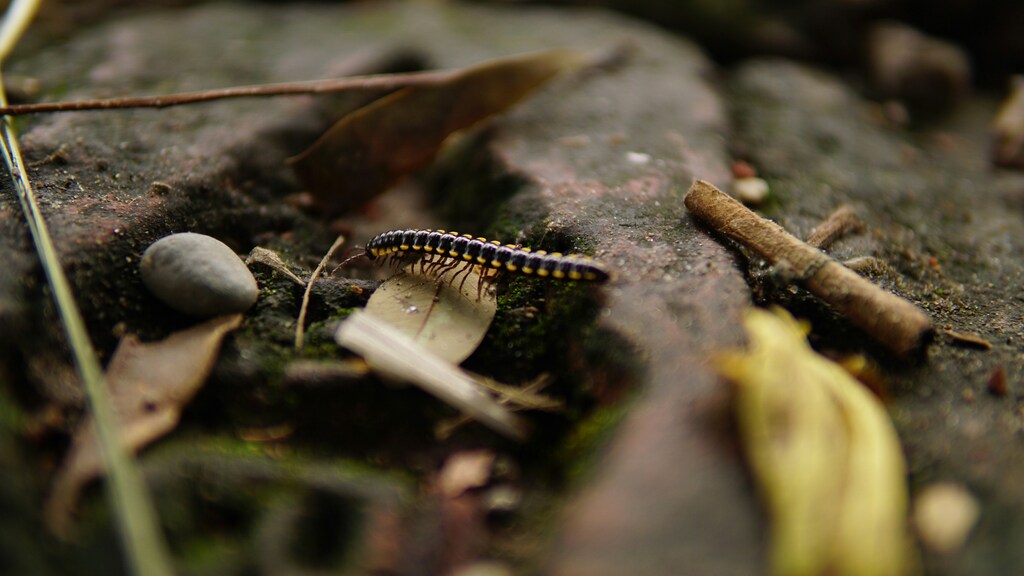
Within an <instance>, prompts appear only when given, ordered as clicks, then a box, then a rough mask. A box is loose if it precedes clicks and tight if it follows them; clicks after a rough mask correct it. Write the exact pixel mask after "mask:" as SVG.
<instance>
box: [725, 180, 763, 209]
mask: <svg viewBox="0 0 1024 576" xmlns="http://www.w3.org/2000/svg"><path fill="white" fill-rule="evenodd" d="M769 192H770V190H769V188H768V182H766V181H765V180H764V178H758V177H756V176H754V177H750V178H737V179H735V180H733V181H732V194H733V196H735V197H736V198H738V199H739V200H740V202H743V203H744V204H747V205H755V206H756V205H758V204H761V203H762V202H764V200H765V198H767V197H768V193H769Z"/></svg>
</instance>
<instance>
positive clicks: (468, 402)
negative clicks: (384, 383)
mask: <svg viewBox="0 0 1024 576" xmlns="http://www.w3.org/2000/svg"><path fill="white" fill-rule="evenodd" d="M335 339H336V340H337V341H338V344H340V345H341V346H344V347H345V348H348V349H349V350H352V351H353V352H355V353H357V354H360V355H362V356H363V358H364V359H365V360H366V363H367V364H369V365H370V367H371V368H372V369H373V370H374V371H376V372H378V373H379V374H382V375H384V376H386V377H389V378H393V379H396V380H399V381H403V382H410V383H412V384H415V385H417V386H419V387H420V388H423V389H424V390H426V391H427V392H429V393H430V394H433V395H434V396H436V397H438V398H439V399H441V400H443V401H444V402H447V403H448V404H450V405H452V406H454V407H456V408H458V409H459V410H461V411H462V412H464V413H465V414H467V415H468V416H471V417H472V418H474V419H476V420H477V421H479V422H480V423H482V424H484V425H486V426H488V427H489V428H491V429H493V430H495V431H496V432H499V433H501V434H503V435H505V436H508V437H509V438H512V439H515V440H522V439H524V438H525V436H526V426H525V424H524V423H523V422H522V421H521V420H519V419H518V418H517V417H516V416H515V415H513V414H512V413H511V412H509V411H508V410H506V409H505V408H503V407H502V406H501V405H500V404H498V403H497V402H496V401H495V400H494V399H493V398H491V397H490V396H489V395H488V394H487V393H485V392H484V391H483V390H481V388H480V386H479V385H478V384H477V383H476V381H474V380H473V379H472V378H471V377H470V376H468V375H467V374H466V373H465V372H463V371H461V370H459V368H458V367H456V366H455V365H453V364H451V363H449V362H447V361H445V360H444V359H443V358H440V357H438V356H437V355H436V354H434V353H433V352H431V351H430V350H428V349H427V348H425V347H424V346H422V345H420V344H418V343H417V342H416V341H415V340H413V339H412V338H410V337H408V336H406V335H405V334H403V333H402V332H401V331H399V330H397V329H395V328H393V327H392V326H391V325H390V324H388V323H387V322H386V321H384V320H381V319H379V318H377V317H376V316H375V315H373V314H372V313H370V312H363V311H356V312H353V313H352V314H351V315H350V316H349V317H348V319H346V320H345V321H344V322H342V323H341V326H340V327H339V328H338V331H337V333H336V334H335Z"/></svg>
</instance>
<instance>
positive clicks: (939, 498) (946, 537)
mask: <svg viewBox="0 0 1024 576" xmlns="http://www.w3.org/2000/svg"><path fill="white" fill-rule="evenodd" d="M980 513H981V509H980V507H979V506H978V501H977V500H976V499H975V498H974V496H972V495H971V493H970V492H968V491H967V489H966V488H964V487H963V486H961V485H959V484H954V483H951V482H941V483H937V484H931V485H929V486H927V487H925V488H924V489H922V490H921V492H920V493H919V494H918V495H917V498H915V499H914V526H916V527H917V534H918V537H919V538H920V539H921V543H922V544H924V545H925V546H927V547H928V548H930V549H931V550H934V551H935V552H938V553H940V554H950V553H953V552H956V551H957V550H959V549H960V548H961V547H962V546H963V545H964V542H966V541H967V537H968V536H970V534H971V529H972V528H974V524H975V522H977V520H978V515H979V514H980Z"/></svg>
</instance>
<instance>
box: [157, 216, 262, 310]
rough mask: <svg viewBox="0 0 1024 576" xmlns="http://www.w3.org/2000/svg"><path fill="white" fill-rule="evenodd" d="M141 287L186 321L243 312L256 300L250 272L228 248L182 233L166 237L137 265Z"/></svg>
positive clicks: (204, 237) (196, 235) (202, 236)
mask: <svg viewBox="0 0 1024 576" xmlns="http://www.w3.org/2000/svg"><path fill="white" fill-rule="evenodd" d="M139 271H140V273H141V274H142V282H143V283H144V284H145V285H146V287H147V288H149V290H150V292H152V293H153V295H154V296H156V297H157V298H159V299H160V301H161V302H163V303H164V304H167V305H168V306H170V307H171V308H174V309H175V310H178V311H179V312H184V313H185V314H188V315H190V316H196V317H200V318H207V317H211V316H219V315H221V314H231V313H234V312H245V311H246V310H248V309H249V307H250V306H252V305H253V304H254V303H255V302H256V298H257V297H259V287H258V286H257V285H256V279H255V278H253V276H252V272H250V271H249V268H247V267H246V265H245V263H243V262H242V259H241V258H239V257H238V255H237V254H235V253H234V252H233V251H232V250H231V248H229V247H228V246H227V245H226V244H224V243H223V242H221V241H220V240H217V239H216V238H211V237H210V236H205V235H203V234H193V233H191V232H186V233H182V234H172V235H170V236H165V237H163V238H161V239H159V240H157V241H156V242H154V243H153V244H152V245H150V247H149V248H147V249H146V251H145V253H143V255H142V261H141V262H140V263H139Z"/></svg>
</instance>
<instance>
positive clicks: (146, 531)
mask: <svg viewBox="0 0 1024 576" xmlns="http://www.w3.org/2000/svg"><path fill="white" fill-rule="evenodd" d="M38 5H39V2H38V0H15V2H13V3H12V4H11V5H10V8H9V9H8V11H7V14H6V15H5V18H4V22H3V25H2V27H0V61H2V60H3V59H4V58H5V57H6V56H7V55H8V54H9V53H10V51H11V49H12V48H13V46H14V45H15V44H16V43H17V40H18V38H19V37H20V35H21V33H22V32H23V31H24V30H25V28H26V27H27V26H28V23H29V22H30V21H31V19H32V16H33V15H34V13H35V10H36V8H37V7H38ZM0 105H3V106H6V105H7V95H6V90H5V89H4V86H3V79H2V76H0ZM0 146H2V150H3V155H4V160H5V162H6V164H7V169H8V170H9V172H10V176H11V179H12V181H13V184H14V188H15V190H16V191H17V194H18V200H19V202H20V203H21V207H22V210H23V211H24V213H25V219H26V221H27V223H28V228H29V232H30V233H31V235H32V239H33V242H34V243H35V246H36V251H37V252H38V254H39V260H40V262H41V264H42V267H43V271H44V273H45V274H46V277H47V280H48V281H49V283H50V286H51V288H52V290H53V297H54V301H55V303H56V306H57V310H58V313H59V314H60V317H61V321H62V322H63V324H64V330H65V331H66V333H67V336H68V342H69V344H70V346H71V352H72V355H73V356H74V359H75V364H76V365H77V367H78V372H79V374H80V375H81V378H82V381H83V382H84V383H85V390H86V394H87V395H88V398H89V406H90V408H91V409H92V412H93V416H94V417H95V420H96V429H97V432H98V433H99V438H100V444H101V446H102V453H103V459H104V462H105V464H106V466H107V469H108V471H109V474H110V481H109V482H108V483H107V484H106V487H107V493H108V496H109V498H110V501H111V502H112V503H113V507H114V510H115V516H116V518H117V522H118V525H119V528H120V534H121V539H122V542H123V544H124V546H125V549H126V552H127V555H128V558H129V564H130V566H131V570H132V572H133V573H135V574H138V575H142V574H145V575H147V576H172V575H173V570H172V569H171V561H170V554H169V553H168V551H167V546H166V543H165V541H164V540H163V537H162V535H161V534H160V531H159V529H158V522H157V516H156V512H155V510H154V508H153V504H152V501H151V500H150V498H149V494H148V493H147V492H146V489H145V487H144V485H143V483H142V478H141V476H140V475H139V472H138V470H137V468H136V467H135V466H134V465H133V461H132V459H131V458H130V457H129V456H128V454H127V452H126V451H125V450H124V448H123V447H122V446H121V444H120V442H119V441H118V438H119V436H118V433H117V421H116V415H115V412H114V409H113V407H112V406H111V403H110V398H109V396H108V394H107V387H106V382H105V379H104V377H103V371H102V369H101V368H100V364H99V361H98V360H97V358H96V352H95V351H94V350H93V347H92V343H91V342H90V340H89V335H88V333H87V332H86V329H85V322H84V321H83V319H82V315H81V312H80V311H79V310H78V306H77V304H76V303H75V299H74V296H73V295H72V293H71V287H70V284H69V282H68V279H67V276H65V274H64V270H63V268H61V265H60V260H59V258H58V256H57V251H56V250H55V249H54V247H53V240H52V239H51V237H50V233H49V230H48V229H47V226H46V221H45V220H44V219H43V216H42V213H41V212H40V210H39V205H38V204H37V203H36V198H35V192H34V191H33V189H32V183H31V181H29V178H28V174H27V172H26V170H25V163H24V160H23V159H22V156H21V150H20V148H19V147H18V140H17V134H16V132H15V130H14V127H13V125H12V123H11V119H10V117H8V116H6V115H5V116H4V117H3V118H2V121H0Z"/></svg>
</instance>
